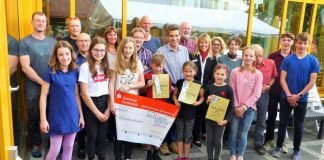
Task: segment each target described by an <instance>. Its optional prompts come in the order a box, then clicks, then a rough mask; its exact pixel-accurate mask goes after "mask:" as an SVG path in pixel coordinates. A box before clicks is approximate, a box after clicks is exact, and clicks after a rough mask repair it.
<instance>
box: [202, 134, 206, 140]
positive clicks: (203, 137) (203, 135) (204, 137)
mask: <svg viewBox="0 0 324 160" xmlns="http://www.w3.org/2000/svg"><path fill="white" fill-rule="evenodd" d="M206 137H207V136H206V133H204V134H202V137H201V138H202V140H204V141H205V140H206Z"/></svg>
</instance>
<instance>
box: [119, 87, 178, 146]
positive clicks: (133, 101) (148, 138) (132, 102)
mask: <svg viewBox="0 0 324 160" xmlns="http://www.w3.org/2000/svg"><path fill="white" fill-rule="evenodd" d="M115 107H116V129H117V139H118V140H122V141H128V142H134V143H142V144H151V145H154V146H156V147H160V145H161V143H162V141H163V139H164V138H165V136H166V134H167V132H168V131H169V129H170V127H171V125H172V124H173V122H174V120H175V118H176V116H177V114H178V112H179V108H178V107H176V106H175V105H172V104H169V103H166V102H162V101H159V100H154V99H152V98H147V97H141V96H137V95H133V94H128V93H117V94H116V97H115Z"/></svg>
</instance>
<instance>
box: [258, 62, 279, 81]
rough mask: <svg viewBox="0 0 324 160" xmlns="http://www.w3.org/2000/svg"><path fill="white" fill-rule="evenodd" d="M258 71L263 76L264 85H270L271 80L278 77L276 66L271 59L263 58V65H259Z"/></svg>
mask: <svg viewBox="0 0 324 160" xmlns="http://www.w3.org/2000/svg"><path fill="white" fill-rule="evenodd" d="M257 69H258V70H259V71H261V73H262V75H263V82H262V84H270V81H271V79H272V78H276V77H277V76H278V73H277V68H276V65H275V63H274V62H273V60H271V59H266V58H263V60H262V62H261V64H260V65H257Z"/></svg>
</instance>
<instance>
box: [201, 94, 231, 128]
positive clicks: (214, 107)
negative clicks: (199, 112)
mask: <svg viewBox="0 0 324 160" xmlns="http://www.w3.org/2000/svg"><path fill="white" fill-rule="evenodd" d="M228 104H229V99H226V98H223V97H219V96H215V97H214V99H213V100H212V101H211V102H210V103H209V107H208V111H207V114H206V118H207V119H210V120H213V121H216V122H219V121H222V120H224V118H225V114H226V111H227V108H228Z"/></svg>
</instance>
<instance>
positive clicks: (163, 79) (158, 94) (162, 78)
mask: <svg viewBox="0 0 324 160" xmlns="http://www.w3.org/2000/svg"><path fill="white" fill-rule="evenodd" d="M152 80H153V86H152V87H153V98H169V97H170V79H169V75H168V74H159V75H156V74H153V75H152Z"/></svg>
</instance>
